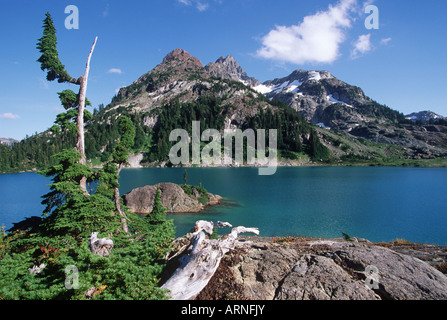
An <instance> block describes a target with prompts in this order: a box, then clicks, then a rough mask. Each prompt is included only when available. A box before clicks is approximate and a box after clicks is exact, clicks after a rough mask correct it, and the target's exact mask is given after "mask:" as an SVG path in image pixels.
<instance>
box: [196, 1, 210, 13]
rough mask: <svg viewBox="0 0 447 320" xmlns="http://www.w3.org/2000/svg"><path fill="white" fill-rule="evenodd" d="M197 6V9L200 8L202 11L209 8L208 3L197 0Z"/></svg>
mask: <svg viewBox="0 0 447 320" xmlns="http://www.w3.org/2000/svg"><path fill="white" fill-rule="evenodd" d="M196 6H197V10H199V11H200V12H203V11H205V10H206V9H208V3H202V2H197V5H196Z"/></svg>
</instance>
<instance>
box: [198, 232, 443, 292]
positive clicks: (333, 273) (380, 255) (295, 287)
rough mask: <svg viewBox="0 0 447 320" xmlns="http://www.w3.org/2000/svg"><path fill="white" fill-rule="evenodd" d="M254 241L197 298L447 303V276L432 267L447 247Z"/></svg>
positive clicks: (222, 267) (230, 259)
mask: <svg viewBox="0 0 447 320" xmlns="http://www.w3.org/2000/svg"><path fill="white" fill-rule="evenodd" d="M250 240H252V241H254V242H253V243H252V244H246V245H245V247H244V249H239V250H235V251H233V252H232V253H231V254H229V255H228V256H227V257H226V258H225V259H224V260H223V262H222V263H221V265H220V267H219V269H218V270H217V272H216V274H215V275H214V277H213V278H212V279H211V281H210V282H209V284H208V286H207V287H206V288H205V289H204V290H203V291H202V292H201V295H200V296H199V297H198V299H229V298H236V299H244V298H245V299H253V300H444V299H447V276H446V275H445V274H443V273H441V272H440V271H439V270H438V269H436V268H435V267H434V266H433V264H435V263H439V262H440V261H443V262H444V263H445V260H446V257H447V250H446V248H441V247H436V246H420V247H419V248H418V249H414V248H413V249H411V248H407V249H405V246H403V247H398V248H393V250H391V249H389V248H386V247H384V246H379V245H374V244H371V243H369V242H368V241H358V242H346V241H342V240H330V241H329V240H326V241H311V240H300V241H292V242H288V243H273V242H271V241H266V239H256V238H251V239H250ZM399 251H401V252H399ZM427 252H431V253H432V254H430V253H427ZM424 258H425V259H426V260H428V261H422V260H421V259H424ZM435 261H436V262H435ZM431 264H432V265H431ZM368 266H374V267H375V268H377V269H376V270H378V275H376V274H374V276H373V277H371V274H367V273H365V270H366V269H367V268H368ZM376 270H375V271H376Z"/></svg>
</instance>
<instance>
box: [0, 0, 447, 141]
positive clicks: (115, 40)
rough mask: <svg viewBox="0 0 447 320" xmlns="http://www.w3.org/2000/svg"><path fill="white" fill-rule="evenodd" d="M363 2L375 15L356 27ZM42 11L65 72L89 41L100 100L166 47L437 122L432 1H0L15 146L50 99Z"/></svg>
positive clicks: (441, 28) (95, 99)
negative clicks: (330, 85)
mask: <svg viewBox="0 0 447 320" xmlns="http://www.w3.org/2000/svg"><path fill="white" fill-rule="evenodd" d="M68 5H75V6H77V7H78V9H79V29H77V30H67V29H66V28H65V24H64V22H65V19H66V18H67V17H68V14H65V12H64V11H65V8H66V6H68ZM366 5H375V6H376V7H377V8H378V10H379V29H377V30H376V29H367V28H366V27H365V19H367V17H368V16H369V14H367V13H365V12H364V7H365V6H366ZM47 11H48V12H50V13H51V15H52V17H53V20H54V22H55V26H56V29H57V35H58V42H59V43H58V49H59V56H60V59H61V61H62V63H64V64H65V65H66V69H67V70H68V72H69V73H70V74H71V75H72V76H73V77H79V76H80V75H81V74H83V72H84V68H85V62H86V58H87V55H88V52H89V50H90V47H91V44H92V43H93V40H94V37H95V36H98V38H99V39H98V43H97V46H96V49H95V52H94V54H93V58H92V65H91V71H90V78H89V87H88V93H87V96H88V98H89V100H90V101H91V102H92V103H93V105H94V106H95V107H97V106H98V105H99V104H101V103H103V104H105V105H107V104H108V103H110V101H111V99H112V97H113V95H114V94H115V93H116V90H117V89H119V88H120V87H123V86H126V85H129V84H131V83H132V82H133V81H134V80H136V79H137V78H138V77H140V76H141V75H142V74H144V73H146V72H147V71H149V70H151V69H152V68H154V67H155V66H156V65H157V64H159V63H160V62H161V61H162V59H163V57H164V56H165V55H166V54H167V53H169V52H170V51H172V50H173V49H176V48H182V49H185V50H187V51H188V52H189V53H190V54H192V55H193V56H195V57H197V58H198V59H200V60H201V61H202V63H203V64H204V65H205V64H207V63H209V62H214V61H215V60H217V59H218V58H219V57H220V56H226V55H229V54H231V55H232V56H234V57H235V58H236V60H237V61H238V62H239V63H240V64H241V66H242V67H243V68H244V70H245V71H246V72H247V73H248V74H249V75H250V76H252V77H256V78H258V79H259V80H261V81H266V80H271V79H274V78H278V77H284V76H287V75H288V74H290V73H291V72H292V71H294V70H296V69H306V70H328V71H330V72H331V73H332V74H333V75H335V76H336V77H338V78H339V79H341V80H343V81H345V82H347V83H349V84H353V85H357V86H360V87H361V88H362V89H364V90H365V92H366V94H367V95H368V96H370V97H371V98H373V99H374V100H376V101H378V102H380V103H383V104H386V105H388V106H389V107H391V108H393V109H396V110H399V111H401V112H403V113H411V112H413V111H422V110H432V111H434V112H436V113H439V114H442V115H444V116H447V104H446V102H445V100H446V99H445V89H446V88H447V79H446V77H445V75H446V74H447V55H446V52H447V41H446V40H445V39H446V32H447V22H446V20H445V15H446V13H447V2H446V1H439V0H427V1H417V2H416V1H412V2H409V1H404V0H375V1H373V0H313V1H308V0H306V1H304V0H275V1H271V0H268V1H267V0H148V1H137V0H129V1H117V0H116V1H113V0H94V1H87V0H85V1H84V0H83V1H75V0H70V1H62V0H51V1H50V0H40V1H34V0H17V1H8V2H5V3H4V4H3V5H2V10H1V12H0V24H1V28H0V36H1V39H2V49H1V51H0V56H1V59H0V63H1V70H2V76H1V77H0V90H1V91H0V137H12V138H15V139H23V138H24V137H25V135H27V134H28V135H32V134H33V133H35V132H42V131H44V130H46V129H47V128H49V127H51V126H52V123H53V121H54V119H55V117H56V115H57V114H58V113H60V112H62V111H63V110H62V108H61V107H60V103H59V100H58V97H57V94H56V93H57V92H60V91H62V90H64V89H67V88H71V89H73V90H75V89H76V90H77V87H76V86H72V85H67V84H59V83H57V82H51V83H49V82H47V81H46V80H45V73H44V72H42V71H41V70H40V65H39V64H38V63H37V62H36V60H37V59H38V58H39V52H38V51H37V49H36V42H37V39H38V38H40V37H41V35H42V20H43V18H44V16H45V13H46V12H47Z"/></svg>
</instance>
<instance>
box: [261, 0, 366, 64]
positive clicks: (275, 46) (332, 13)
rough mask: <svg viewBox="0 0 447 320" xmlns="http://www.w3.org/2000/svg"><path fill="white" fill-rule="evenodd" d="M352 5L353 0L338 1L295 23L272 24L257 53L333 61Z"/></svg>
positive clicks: (296, 60) (285, 59)
mask: <svg viewBox="0 0 447 320" xmlns="http://www.w3.org/2000/svg"><path fill="white" fill-rule="evenodd" d="M356 4H357V0H341V1H340V2H338V3H337V4H336V5H329V8H328V10H327V11H320V12H317V13H316V14H314V15H310V16H306V17H304V19H303V21H302V22H301V23H299V24H298V25H292V26H290V27H287V26H276V28H275V29H274V30H271V31H270V32H269V33H268V34H267V35H266V36H265V37H264V38H263V39H262V44H263V46H262V48H261V49H259V50H258V51H257V55H258V56H259V57H262V58H266V59H272V60H278V61H281V62H291V63H295V64H304V63H309V62H310V63H332V62H334V61H335V60H336V59H337V58H338V57H339V56H340V53H339V49H340V45H341V43H343V42H344V40H345V38H346V36H345V31H346V29H348V28H350V27H351V25H352V20H353V18H352V17H351V12H352V11H353V10H354V9H355V6H356Z"/></svg>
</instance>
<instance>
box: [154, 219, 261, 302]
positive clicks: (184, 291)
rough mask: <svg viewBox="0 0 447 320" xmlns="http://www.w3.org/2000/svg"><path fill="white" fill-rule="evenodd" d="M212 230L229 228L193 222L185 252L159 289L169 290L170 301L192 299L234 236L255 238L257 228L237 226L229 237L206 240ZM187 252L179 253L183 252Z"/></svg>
mask: <svg viewBox="0 0 447 320" xmlns="http://www.w3.org/2000/svg"><path fill="white" fill-rule="evenodd" d="M214 227H232V226H231V224H229V223H227V222H226V223H222V222H218V223H216V224H214V223H212V222H208V221H202V220H201V221H197V222H196V225H195V229H194V232H193V233H192V237H191V240H190V245H189V246H188V248H190V247H192V249H191V251H190V252H189V253H185V254H184V255H183V256H181V257H180V258H179V262H180V266H179V267H178V268H177V269H176V271H175V272H174V273H173V274H172V276H171V277H170V278H169V279H168V280H167V281H166V282H165V284H164V285H163V286H162V288H164V289H168V290H170V294H169V295H170V297H171V299H172V300H192V299H194V298H195V297H196V296H197V295H198V294H199V293H200V292H201V291H202V289H203V288H204V287H205V286H206V285H207V284H208V282H209V281H210V279H211V278H212V276H213V275H214V273H215V272H216V270H217V268H218V267H219V264H220V261H221V259H222V257H223V256H224V255H225V254H226V253H227V252H228V251H230V250H232V249H234V248H235V247H236V245H237V237H238V235H239V234H241V233H253V234H256V235H259V230H258V229H257V228H246V227H237V228H233V229H232V230H231V233H230V234H229V235H226V236H223V237H221V239H219V240H215V239H207V238H206V234H205V233H204V232H203V231H205V232H206V233H208V234H210V235H211V234H212V233H213V229H214ZM186 251H187V250H184V249H183V250H182V252H186Z"/></svg>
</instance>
